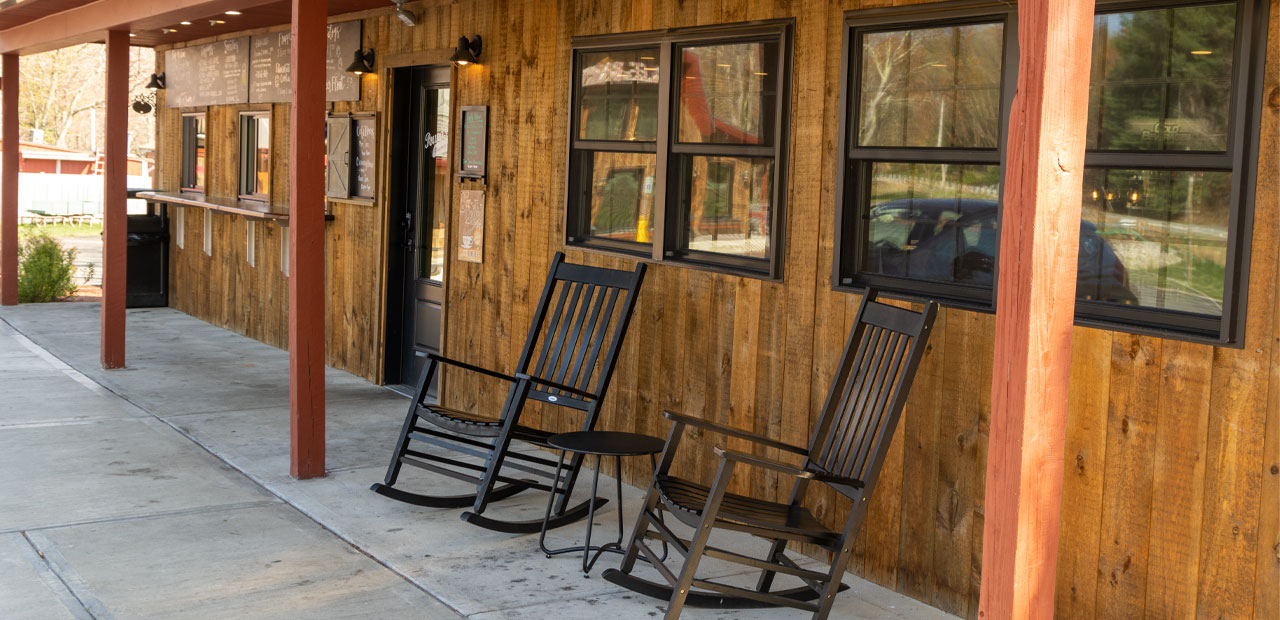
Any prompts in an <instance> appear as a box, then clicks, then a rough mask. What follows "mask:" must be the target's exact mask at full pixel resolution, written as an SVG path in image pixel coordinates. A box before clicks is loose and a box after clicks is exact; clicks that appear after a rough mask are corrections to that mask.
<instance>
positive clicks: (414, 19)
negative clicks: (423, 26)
mask: <svg viewBox="0 0 1280 620" xmlns="http://www.w3.org/2000/svg"><path fill="white" fill-rule="evenodd" d="M391 1H392V2H394V3H396V17H398V18H399V19H400V21H402V22H404V25H406V26H408V27H410V28H412V27H414V26H417V25H418V16H417V15H414V14H413V11H410V10H408V9H406V8H404V0H391Z"/></svg>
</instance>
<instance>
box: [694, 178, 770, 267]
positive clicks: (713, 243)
mask: <svg viewBox="0 0 1280 620" xmlns="http://www.w3.org/2000/svg"><path fill="white" fill-rule="evenodd" d="M683 162H684V179H685V183H684V191H685V196H687V197H688V198H687V201H686V202H685V204H687V205H688V210H687V211H686V212H685V226H686V233H687V234H686V239H685V240H684V242H685V246H684V247H685V248H686V249H689V250H696V251H699V252H715V253H717V254H728V255H732V256H743V257H748V258H768V257H769V232H770V230H769V227H770V221H771V220H770V215H771V214H772V212H773V188H772V184H773V159H771V158H764V157H710V156H702V155H694V156H686V157H684V158H683Z"/></svg>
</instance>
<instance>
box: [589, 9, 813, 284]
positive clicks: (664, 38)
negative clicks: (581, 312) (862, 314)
mask: <svg viewBox="0 0 1280 620" xmlns="http://www.w3.org/2000/svg"><path fill="white" fill-rule="evenodd" d="M794 24H795V22H794V20H792V19H786V20H770V21H758V22H744V23H736V24H718V25H714V26H697V27H690V28H674V29H667V30H653V31H644V32H635V33H624V34H609V35H597V36H587V37H575V38H573V39H572V41H571V47H572V51H571V59H572V60H571V78H570V87H569V88H570V90H569V105H570V113H569V114H570V117H569V123H568V125H569V127H568V129H569V136H568V157H567V159H568V182H567V183H566V185H565V193H566V195H565V245H566V246H570V247H573V248H574V249H587V250H593V251H602V252H609V253H617V254H623V255H626V256H629V257H632V258H640V259H643V260H647V261H651V262H660V263H664V264H676V265H680V266H685V267H692V268H702V269H710V270H714V271H722V272H728V273H733V274H737V275H744V276H750V277H758V278H765V279H771V280H779V281H780V280H781V279H782V271H783V269H782V267H783V257H784V256H785V245H786V231H785V222H786V217H785V213H786V198H787V191H788V188H789V185H790V184H789V182H788V181H789V176H788V168H787V159H788V156H789V151H790V130H789V129H790V128H789V125H790V121H791V78H792V55H793V40H794ZM760 42H769V43H776V44H777V46H778V57H777V65H776V71H775V73H774V75H776V76H777V88H776V92H777V99H776V103H775V105H774V106H773V109H772V110H770V111H769V112H770V113H771V117H772V119H771V121H772V123H773V125H772V131H771V132H770V134H769V135H770V140H769V141H768V145H735V144H721V143H711V144H708V143H682V142H680V141H679V140H678V136H677V122H678V120H679V119H678V116H679V96H680V91H679V85H678V84H676V82H678V81H679V80H673V79H672V78H673V76H676V75H679V74H680V73H681V70H680V67H679V62H678V59H679V54H678V50H680V49H681V48H684V47H697V46H704V45H725V44H734V43H760ZM638 48H657V49H658V66H659V71H658V74H659V77H658V109H657V135H656V136H655V139H654V140H653V141H652V142H646V141H611V140H584V139H581V138H579V135H580V131H579V127H580V121H581V118H580V116H581V106H580V104H579V100H580V99H579V98H580V96H581V80H580V72H581V70H582V62H581V59H582V55H583V54H585V53H598V52H607V51H623V50H634V49H638ZM599 152H620V153H653V154H654V155H655V157H656V166H655V173H654V181H653V201H654V205H653V213H652V215H651V217H652V219H653V236H652V241H651V242H650V243H638V242H633V241H624V240H617V239H607V238H602V237H595V236H591V235H590V234H589V231H590V216H589V213H588V210H589V198H587V197H586V193H587V192H589V191H590V180H589V179H584V175H583V170H584V163H583V158H584V157H588V156H591V155H593V154H595V153H599ZM685 156H713V157H714V156H723V157H770V158H772V159H773V162H774V163H773V175H772V183H771V184H770V188H769V192H770V198H771V200H772V210H771V212H770V214H769V220H768V224H769V231H770V232H769V252H768V257H767V258H751V257H745V256H733V255H728V254H720V253H716V252H704V251H698V250H691V249H687V248H684V247H682V245H683V244H682V242H681V239H682V238H683V236H684V234H685V231H684V229H683V228H684V224H683V221H684V208H685V205H683V204H682V199H683V191H682V189H683V188H682V179H681V177H682V176H683V175H682V174H681V173H680V171H679V170H678V169H677V164H678V162H679V160H680V158H681V157H685ZM690 200H691V198H690Z"/></svg>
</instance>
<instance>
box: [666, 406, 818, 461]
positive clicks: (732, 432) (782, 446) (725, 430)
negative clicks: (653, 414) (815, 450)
mask: <svg viewBox="0 0 1280 620" xmlns="http://www.w3.org/2000/svg"><path fill="white" fill-rule="evenodd" d="M662 415H664V416H666V417H667V419H668V420H671V421H672V422H679V423H681V424H685V425H688V426H696V427H698V428H704V429H707V430H709V431H714V432H716V433H720V434H722V435H727V436H729V437H734V438H737V439H745V440H747V441H750V442H751V443H754V444H759V445H762V446H766V447H769V448H777V449H779V450H782V451H785V452H790V453H792V454H799V455H800V456H809V451H808V450H807V449H805V448H800V447H797V446H793V445H791V444H788V443H782V442H781V441H775V440H773V439H769V438H767V437H761V436H759V435H756V434H754V433H748V432H747V431H740V430H738V429H736V428H729V427H727V426H720V425H719V424H715V423H713V422H708V421H706V420H701V419H698V418H691V417H689V416H687V415H681V414H679V413H674V412H671V411H663V412H662Z"/></svg>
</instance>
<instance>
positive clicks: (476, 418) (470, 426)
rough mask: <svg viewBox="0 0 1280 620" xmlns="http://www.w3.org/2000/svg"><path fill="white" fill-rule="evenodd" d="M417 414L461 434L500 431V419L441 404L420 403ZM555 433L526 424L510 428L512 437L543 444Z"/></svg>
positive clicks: (488, 434) (493, 434)
mask: <svg viewBox="0 0 1280 620" xmlns="http://www.w3.org/2000/svg"><path fill="white" fill-rule="evenodd" d="M418 415H419V416H422V417H428V416H429V418H430V420H431V421H432V423H434V424H436V425H437V426H440V427H441V428H445V429H447V430H451V431H453V432H455V433H459V434H462V435H470V436H473V437H497V436H498V435H499V434H501V433H502V421H501V420H496V419H494V418H490V417H486V416H482V415H478V414H474V413H471V412H469V411H463V410H461V409H454V408H452V407H445V406H442V405H422V406H421V407H419V408H418ZM554 434H555V433H551V432H548V431H543V430H539V429H536V428H529V427H527V426H520V425H516V427H515V428H514V429H512V433H511V436H512V438H514V439H519V440H521V441H528V442H531V443H534V444H538V445H542V446H545V445H546V443H547V438H548V437H551V436H552V435H554Z"/></svg>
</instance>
